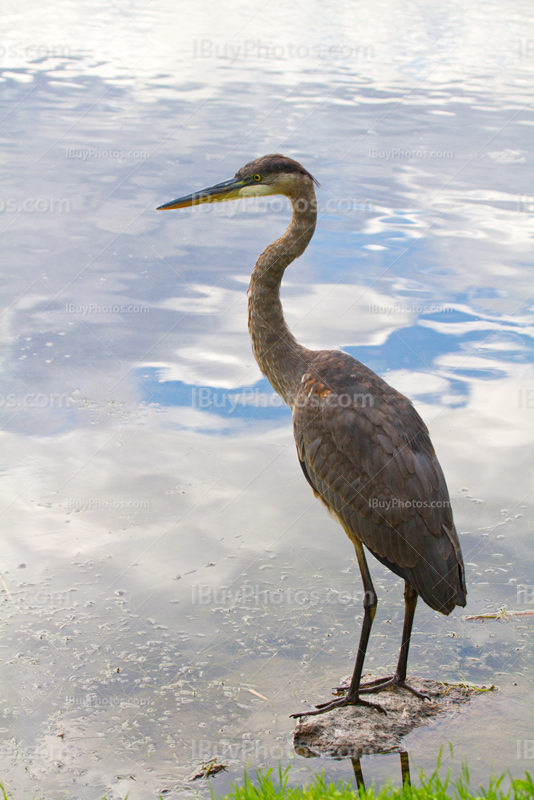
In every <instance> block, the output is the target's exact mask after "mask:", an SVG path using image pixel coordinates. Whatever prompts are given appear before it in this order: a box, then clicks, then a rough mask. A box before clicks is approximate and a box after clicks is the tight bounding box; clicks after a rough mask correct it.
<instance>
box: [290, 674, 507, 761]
mask: <svg viewBox="0 0 534 800" xmlns="http://www.w3.org/2000/svg"><path fill="white" fill-rule="evenodd" d="M375 677H377V676H367V675H366V676H365V682H367V681H368V680H374V679H375ZM407 682H408V683H409V684H410V685H411V686H413V688H414V689H417V691H419V692H422V693H423V694H426V695H428V697H429V698H430V700H421V699H419V698H418V697H415V695H413V694H412V693H411V692H408V691H406V689H400V688H398V687H391V688H388V689H384V691H382V692H378V693H375V694H371V695H368V694H366V695H364V699H366V700H370V701H372V702H373V703H376V704H380V705H381V706H383V708H384V709H385V710H386V712H387V714H381V713H380V712H379V711H376V710H375V709H373V708H369V707H366V706H347V707H346V708H338V709H335V710H334V711H329V712H327V713H326V714H322V715H320V716H317V717H303V718H302V719H300V720H299V721H298V723H297V726H296V728H295V733H294V737H293V744H294V746H295V750H296V752H297V753H298V754H299V755H302V756H308V757H310V756H330V757H331V758H347V757H351V758H359V757H360V756H361V755H371V754H375V753H397V752H400V751H401V750H404V747H403V745H402V738H403V737H404V736H406V735H407V734H408V733H410V732H411V731H413V730H415V728H418V727H419V726H420V725H425V724H427V722H428V721H429V720H430V719H432V718H433V717H437V716H440V715H444V714H453V713H455V712H456V711H457V710H458V708H459V707H460V706H462V705H463V704H464V703H467V702H469V701H470V700H471V699H472V698H473V697H477V696H479V695H481V694H483V693H485V692H487V691H492V690H494V689H495V686H493V685H491V686H474V685H473V684H469V683H457V684H451V683H443V682H442V681H432V680H427V679H426V678H415V677H410V678H408V679H407Z"/></svg>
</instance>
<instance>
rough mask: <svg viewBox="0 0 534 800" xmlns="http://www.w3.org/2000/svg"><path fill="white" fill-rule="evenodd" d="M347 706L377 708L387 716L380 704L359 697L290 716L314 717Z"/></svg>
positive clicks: (322, 705) (323, 704)
mask: <svg viewBox="0 0 534 800" xmlns="http://www.w3.org/2000/svg"><path fill="white" fill-rule="evenodd" d="M346 706H368V707H369V708H375V709H376V710H377V711H381V712H382V713H383V714H387V711H386V709H385V708H383V707H382V706H381V705H379V704H378V703H370V702H369V701H368V700H362V699H361V697H359V695H355V696H353V697H351V696H350V695H346V696H345V697H341V698H340V699H339V700H330V701H329V702H328V703H319V704H318V705H316V706H315V710H314V711H298V712H297V713H296V714H290V715H289V716H290V717H314V716H316V715H317V714H326V712H327V711H334V709H336V708H345V707H346Z"/></svg>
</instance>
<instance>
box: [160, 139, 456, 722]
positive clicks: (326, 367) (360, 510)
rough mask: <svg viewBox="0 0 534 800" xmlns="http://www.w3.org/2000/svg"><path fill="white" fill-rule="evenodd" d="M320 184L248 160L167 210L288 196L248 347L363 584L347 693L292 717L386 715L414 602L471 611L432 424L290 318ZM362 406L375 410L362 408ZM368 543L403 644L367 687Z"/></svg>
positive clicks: (279, 164) (263, 262) (255, 300)
mask: <svg viewBox="0 0 534 800" xmlns="http://www.w3.org/2000/svg"><path fill="white" fill-rule="evenodd" d="M314 184H315V185H318V184H317V181H316V180H315V179H314V178H313V176H312V175H310V173H309V172H308V171H307V170H306V169H305V168H304V167H303V166H302V165H301V164H299V163H298V162H297V161H294V160H293V159H292V158H287V157H285V156H282V155H279V154H275V155H268V156H264V157H263V158H259V159H257V160H256V161H251V162H250V163H249V164H246V165H245V166H244V167H242V169H240V170H239V171H238V172H236V174H235V176H234V177H233V178H231V179H230V180H228V181H225V182H224V183H219V184H217V185H216V186H211V187H209V188H208V189H203V190H202V191H200V192H195V193H194V194H190V195H187V196H186V197H181V198H179V199H177V200H173V201H172V202H171V203H166V204H165V205H163V206H160V209H171V208H186V207H188V206H194V205H198V204H200V203H218V202H222V201H226V200H235V199H237V198H241V197H257V196H265V195H275V194H281V195H285V196H286V197H288V198H289V200H290V201H291V204H292V206H293V216H292V217H291V223H290V225H289V227H288V229H287V230H286V232H285V233H284V235H283V236H281V237H280V239H277V240H276V241H275V242H273V244H270V245H269V246H268V247H267V248H266V249H265V250H264V251H263V253H262V254H261V256H260V257H259V258H258V260H257V262H256V266H255V267H254V270H253V272H252V278H251V281H250V287H249V292H248V300H249V314H248V320H249V331H250V337H251V340H252V349H253V351H254V355H255V357H256V361H257V362H258V365H259V367H260V369H261V371H262V373H263V374H264V375H265V376H266V377H267V378H268V380H269V382H270V384H271V386H272V387H273V389H274V390H275V391H276V392H278V394H280V395H281V396H282V397H283V399H284V400H285V402H286V403H287V404H288V405H289V406H290V407H291V409H292V412H293V425H294V433H295V441H296V444H297V451H298V457H299V460H300V465H301V467H302V471H303V472H304V475H305V477H306V480H307V481H308V483H309V484H310V486H311V487H312V489H313V492H314V494H315V495H316V497H318V498H319V499H320V500H322V502H323V503H324V504H325V505H326V507H327V508H328V510H329V511H330V512H331V513H332V514H333V515H334V516H335V517H336V519H337V520H338V521H339V522H340V524H341V525H342V527H343V529H344V530H345V533H346V534H347V536H348V537H349V539H350V540H351V541H352V543H353V544H354V547H355V549H356V556H357V558H358V564H359V567H360V572H361V576H362V581H363V587H364V601H363V607H364V617H363V623H362V630H361V634H360V642H359V646H358V654H357V657H356V663H355V666H354V672H353V675H352V680H351V683H350V686H349V687H348V691H347V692H346V694H345V695H344V696H343V697H340V698H338V699H335V700H332V701H330V702H327V703H321V704H319V705H317V706H316V707H315V709H314V710H312V711H306V712H298V713H296V714H293V715H292V716H294V717H302V716H310V715H314V714H323V713H324V712H325V711H330V710H332V709H334V708H340V707H342V706H349V705H368V706H373V707H375V708H377V709H380V710H383V709H382V707H381V706H380V705H377V704H376V703H369V702H368V701H366V700H363V699H362V697H361V695H362V694H367V693H370V692H378V691H381V690H383V689H386V688H387V687H389V686H401V687H404V688H405V689H408V690H410V691H411V692H413V693H414V694H415V695H417V696H419V697H421V698H423V697H424V695H421V694H420V693H419V692H417V691H416V690H415V689H413V688H412V687H411V686H410V685H409V684H407V683H406V667H407V662H408V650H409V647H410V635H411V631H412V624H413V618H414V613H415V607H416V605H417V597H418V596H420V597H422V598H423V600H424V601H425V603H427V604H428V605H429V606H430V607H431V608H433V609H435V610H436V611H441V613H442V614H450V612H451V611H452V610H453V608H454V607H455V606H465V598H466V589H465V576H464V566H463V561H462V554H461V551H460V543H459V541H458V536H457V533H456V530H455V528H454V523H453V519H452V511H451V505H450V500H449V493H448V491H447V485H446V483H445V478H444V476H443V472H442V470H441V467H440V465H439V462H438V460H437V458H436V454H435V452H434V448H433V447H432V443H431V441H430V437H429V434H428V430H427V428H426V425H425V423H424V422H423V420H422V419H421V417H420V416H419V414H418V413H417V411H416V410H415V409H414V407H413V406H412V404H411V402H410V401H409V400H408V399H407V398H406V397H404V396H403V395H402V394H400V393H399V392H397V391H396V390H395V389H393V388H392V387H391V386H389V385H388V384H387V383H386V382H385V381H384V380H382V378H379V377H378V375H375V373H374V372H372V371H371V370H370V369H368V368H367V367H366V366H364V365H363V364H360V362H359V361H356V360H355V359H354V358H352V357H351V356H349V355H348V354H347V353H344V352H342V351H339V350H318V351H317V350H308V349H307V348H306V347H303V346H302V345H301V344H299V343H298V342H297V341H296V340H295V338H294V337H293V335H292V334H291V332H290V330H289V328H288V327H287V325H286V322H285V320H284V315H283V312H282V305H281V302H280V284H281V281H282V277H283V275H284V271H285V269H286V267H288V266H289V264H291V262H292V261H293V260H294V259H295V258H298V256H300V255H302V253H303V252H304V250H305V249H306V247H307V245H308V243H309V241H310V239H311V238H312V236H313V232H314V230H315V224H316V221H317V201H316V197H315V186H314ZM362 398H367V402H365V403H362ZM364 546H365V547H366V548H367V549H368V550H369V551H370V552H371V553H372V554H373V555H374V556H375V558H377V559H378V561H380V562H381V563H382V564H384V565H385V566H387V567H389V569H390V570H392V572H394V573H395V574H396V575H398V576H399V577H401V578H403V579H404V581H405V591H404V599H405V614H404V626H403V633H402V643H401V649H400V655H399V660H398V664H397V669H396V671H395V674H394V675H392V676H390V677H387V678H381V679H378V680H375V681H372V682H371V683H367V684H361V675H362V669H363V663H364V659H365V653H366V650H367V644H368V641H369V634H370V632H371V626H372V623H373V619H374V616H375V612H376V606H377V596H376V592H375V590H374V587H373V583H372V580H371V575H370V572H369V568H368V566H367V560H366V557H365V550H364Z"/></svg>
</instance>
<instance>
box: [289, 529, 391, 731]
mask: <svg viewBox="0 0 534 800" xmlns="http://www.w3.org/2000/svg"><path fill="white" fill-rule="evenodd" d="M354 547H355V549H356V555H357V557H358V564H359V566H360V572H361V574H362V581H363V589H364V597H363V612H364V613H363V623H362V631H361V634H360V642H359V644H358V655H357V657H356V663H355V665H354V672H353V674H352V680H351V682H350V686H349V690H348V692H347V694H346V695H345V696H344V697H341V698H340V699H339V700H332V701H330V702H328V703H319V705H317V706H315V708H316V710H315V711H302V712H298V713H297V714H291V715H290V716H292V717H311V716H315V715H316V714H324V713H325V712H326V711H333V710H334V709H335V708H343V706H356V705H359V706H371V708H376V709H377V710H379V711H383V712H384V713H386V711H385V709H384V708H382V706H380V705H378V704H377V703H369V702H368V701H366V700H362V699H361V698H360V680H361V677H362V670H363V662H364V660H365V653H366V650H367V644H368V642H369V634H370V633H371V627H372V625H373V620H374V618H375V614H376V606H377V597H376V592H375V588H374V586H373V582H372V580H371V573H370V572H369V567H368V566H367V559H366V558H365V553H364V550H363V545H362V544H361V542H358V544H355V545H354Z"/></svg>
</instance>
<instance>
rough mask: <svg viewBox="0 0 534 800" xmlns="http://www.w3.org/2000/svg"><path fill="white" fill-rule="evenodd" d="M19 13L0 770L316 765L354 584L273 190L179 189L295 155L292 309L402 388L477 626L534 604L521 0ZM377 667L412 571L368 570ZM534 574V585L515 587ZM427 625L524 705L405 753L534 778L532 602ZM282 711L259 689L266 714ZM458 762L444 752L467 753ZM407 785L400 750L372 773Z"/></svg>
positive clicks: (17, 784)
mask: <svg viewBox="0 0 534 800" xmlns="http://www.w3.org/2000/svg"><path fill="white" fill-rule="evenodd" d="M25 10H26V13H25V15H24V16H22V15H20V14H18V13H17V9H15V7H13V9H12V15H11V16H10V17H9V18H8V19H7V22H6V24H5V26H4V27H5V31H6V33H5V40H4V44H3V46H2V48H1V52H0V56H1V61H0V64H1V66H2V76H3V84H2V90H3V91H2V98H3V107H4V112H3V113H4V117H3V123H2V125H3V134H2V135H3V141H4V152H5V154H6V156H7V158H6V159H5V166H4V190H3V194H2V200H1V209H2V211H1V213H0V222H1V224H2V229H3V233H4V235H3V242H4V248H3V252H4V262H3V263H4V270H3V272H4V274H3V281H2V297H3V300H2V305H3V308H2V315H1V322H2V325H1V340H2V354H3V357H2V388H1V393H0V406H1V407H0V415H1V418H2V419H1V426H2V432H1V437H2V445H3V447H2V454H3V456H2V464H1V468H2V475H1V477H0V492H1V495H2V510H3V514H2V522H3V556H2V567H1V572H2V578H3V582H4V583H3V592H2V600H3V613H2V616H1V619H2V639H1V658H2V673H1V674H2V692H1V696H0V701H1V703H2V720H0V728H1V730H0V735H1V736H2V739H1V742H0V776H1V778H2V780H3V781H4V783H5V785H6V786H7V788H8V789H9V790H10V791H12V792H13V794H14V795H15V796H17V797H20V798H26V797H27V798H32V797H36V798H37V797H46V798H50V797H60V796H62V797H65V796H68V797H77V798H78V797H79V798H93V797H95V796H100V795H101V794H104V793H105V794H106V796H107V797H113V798H123V797H125V796H126V794H127V793H129V795H128V796H129V797H130V798H132V799H133V800H137V799H138V798H143V800H144V798H148V797H154V796H157V793H158V792H165V795H172V794H173V793H174V795H175V796H177V795H178V794H179V795H180V796H187V794H190V795H191V796H193V795H194V794H198V795H200V796H204V795H205V793H206V791H207V790H206V788H205V787H204V788H203V787H202V783H201V782H198V781H197V782H195V783H193V784H188V786H189V788H187V789H186V788H184V786H185V784H184V781H185V780H186V779H187V777H188V776H190V775H191V774H192V773H193V772H194V771H195V769H196V768H197V767H198V765H199V763H200V762H202V761H203V760H206V759H209V758H212V757H215V756H217V757H220V758H221V759H222V760H223V761H224V762H225V763H226V764H227V765H228V772H227V773H220V774H219V775H218V776H217V777H216V778H214V779H213V787H214V790H215V791H216V792H223V791H224V790H225V789H226V788H227V786H228V784H229V782H230V781H231V780H232V779H235V778H236V777H238V776H240V775H241V774H242V770H243V767H244V766H245V765H246V764H247V763H248V764H250V765H251V767H252V768H254V767H256V766H257V765H260V764H266V765H269V766H270V765H274V766H276V765H277V764H278V763H279V762H282V764H284V765H287V764H288V763H292V764H293V766H292V776H293V778H292V779H293V780H294V781H295V782H300V781H302V780H304V779H307V778H309V777H310V776H311V775H312V774H313V773H314V772H315V771H320V770H322V769H325V770H326V773H327V775H328V776H329V777H332V778H338V777H340V776H342V777H349V776H350V775H351V772H352V767H351V765H350V762H346V761H337V762H324V763H323V762H321V761H317V760H313V759H312V760H306V759H303V758H301V757H299V756H296V755H295V753H294V751H293V749H292V745H291V737H292V731H293V724H292V721H290V720H289V719H288V713H289V712H291V711H296V710H298V709H299V708H303V707H305V706H304V701H308V702H315V701H318V700H321V699H325V698H326V697H328V692H329V687H331V686H333V685H335V684H336V683H337V682H338V681H339V679H340V678H341V677H342V676H343V675H346V674H348V673H349V672H350V670H351V666H352V660H353V658H354V655H355V650H356V647H357V638H358V631H359V623H360V620H361V582H360V579H359V576H358V570H357V566H356V564H355V559H354V555H353V552H352V550H351V547H350V544H349V542H348V541H346V538H345V537H344V534H343V533H342V531H341V529H340V528H339V526H338V525H336V524H335V523H334V521H333V520H331V519H330V518H329V517H328V516H327V514H326V513H325V512H324V510H323V509H321V508H320V507H319V506H318V505H317V503H316V502H315V501H314V500H313V497H312V495H311V493H310V492H309V490H308V489H309V487H308V486H307V485H306V482H305V481H304V480H303V477H302V475H301V474H300V470H299V468H298V463H297V460H296V457H295V452H294V445H293V441H292V432H291V422H290V415H289V412H288V410H287V409H286V408H285V407H284V406H281V405H280V403H279V402H278V400H277V398H276V397H275V396H273V393H272V390H271V389H270V387H269V385H268V384H267V383H266V381H265V380H264V379H262V376H261V375H260V373H259V370H258V368H257V366H256V364H255V362H254V360H253V357H252V354H251V351H250V345H249V340H248V334H247V329H246V297H245V295H246V286H247V283H248V278H249V275H250V270H251V268H252V266H253V264H254V262H255V260H256V258H257V256H258V254H259V253H260V251H261V250H262V248H263V247H264V246H265V245H266V244H267V243H268V242H270V241H272V240H273V239H275V238H276V237H277V236H278V235H280V233H281V232H282V231H283V229H284V227H285V225H286V224H287V221H288V218H289V217H288V209H287V203H285V202H284V201H282V200H280V199H278V198H275V199H273V200H269V201H264V202H255V201H247V203H244V202H243V203H235V204H228V205H224V206H218V207H202V208H198V209H194V210H191V211H182V212H166V213H161V212H159V213H158V212H156V211H155V208H156V206H157V205H160V204H161V203H163V202H166V201H169V200H171V199H172V198H174V197H176V196H179V195H181V194H185V193H186V192H188V191H191V190H194V189H199V188H202V187H204V186H208V185H210V184H212V183H216V182H219V181H221V180H224V179H226V178H228V177H231V176H232V175H233V174H234V173H235V171H236V170H237V169H238V168H239V167H241V166H242V165H243V164H244V163H246V162H247V161H249V160H250V159H252V158H254V157H257V156H260V155H263V154H265V153H269V152H277V151H281V152H284V153H286V154H288V155H291V156H293V157H295V158H297V159H299V160H301V161H302V162H303V163H304V164H305V166H306V167H307V168H309V169H310V171H311V172H312V173H313V174H314V175H316V177H317V178H318V180H319V181H320V183H321V185H322V187H321V189H320V190H319V193H318V198H319V206H320V215H319V222H318V228H317V232H316V235H315V237H314V239H313V241H312V244H311V245H310V247H309V248H308V250H307V252H306V253H305V255H304V256H303V257H302V258H301V259H300V260H299V261H298V262H297V263H296V264H294V265H292V267H291V269H290V270H289V271H288V274H287V277H286V280H285V283H284V288H283V301H284V307H285V309H286V314H287V318H288V322H289V324H290V325H291V328H292V329H293V331H294V332H295V334H296V336H297V337H298V338H299V340H300V341H302V342H303V343H304V344H306V345H307V346H310V347H335V346H338V347H342V348H344V349H346V350H347V352H349V353H351V354H353V355H355V356H356V357H357V358H359V359H360V360H362V361H364V363H366V364H368V365H369V366H370V367H372V368H373V369H374V370H376V371H377V372H378V373H379V374H380V375H382V376H384V377H385V378H386V379H387V380H388V381H389V382H391V383H392V384H393V385H394V386H395V387H396V388H398V389H399V390H400V391H402V392H404V393H405V394H407V395H408V396H409V397H410V398H412V400H413V401H414V403H415V404H416V406H417V408H418V410H419V411H420V413H421V414H422V416H423V418H424V419H425V421H426V422H427V424H428V426H429V428H430V432H431V435H432V439H433V442H434V444H435V446H436V449H437V452H438V455H439V457H440V460H441V463H442V465H443V468H444V471H445V474H446V476H447V480H448V484H449V488H450V492H451V496H452V499H453V503H454V511H455V518H456V522H457V527H458V530H459V531H460V533H461V542H462V547H463V551H464V556H465V560H466V562H467V574H468V587H469V597H468V606H467V609H466V612H467V613H479V612H483V611H484V610H495V609H497V608H499V607H501V606H503V605H507V606H508V607H509V608H512V609H518V608H519V609H520V610H525V609H528V608H531V607H532V605H533V603H534V590H533V589H532V586H534V558H533V551H532V547H531V538H532V527H533V517H534V514H533V507H532V494H531V492H532V463H531V462H532V458H531V453H532V438H533V431H534V427H533V424H532V423H533V419H534V417H533V415H534V381H533V370H532V333H533V329H534V328H533V323H534V313H533V300H532V295H533V291H532V257H531V249H530V242H531V232H532V227H533V216H532V211H533V208H534V197H533V195H532V181H531V173H530V165H531V162H532V135H531V131H532V125H533V124H534V116H533V113H532V71H533V66H534V46H533V42H534V33H533V30H532V19H531V14H530V13H529V11H530V8H529V6H528V4H527V3H525V2H521V1H520V0H517V2H512V3H508V4H506V6H503V5H502V4H497V3H495V2H493V3H490V4H489V5H488V4H487V3H486V4H483V5H482V4H469V3H466V2H453V3H446V4H445V3H440V2H434V3H431V4H430V5H429V4H427V5H426V6H425V7H424V8H422V7H419V6H414V5H409V4H406V3H393V2H391V0H379V2H376V3H374V4H373V5H372V7H368V6H364V5H359V4H353V3H345V2H338V3H330V4H329V5H328V6H325V5H324V4H320V5H319V4H308V5H307V6H297V5H295V6H288V5H287V4H285V3H284V4H282V3H279V2H276V1H275V2H272V3H270V4H269V5H267V6H265V5H264V4H262V3H260V2H256V0H252V2H249V3H246V4H245V3H242V4H238V3H235V4H231V5H230V4H222V5H221V4H217V3H214V2H208V3H205V4H204V5H203V6H201V7H196V8H193V7H192V6H191V4H186V3H185V2H183V1H182V2H180V1H179V2H175V3H173V4H172V5H169V4H168V3H163V2H161V0H154V2H152V3H150V4H148V5H146V4H142V3H135V2H131V3H122V4H120V5H119V6H116V5H110V4H104V3H97V2H95V3H92V4H91V5H90V6H88V7H82V6H73V5H72V4H71V5H69V4H64V3H61V2H59V1H58V2H55V3H52V5H50V4H49V5H48V6H47V7H46V8H45V7H43V6H41V5H39V4H37V3H35V2H30V3H26V5H25ZM372 569H373V576H374V578H375V581H376V587H377V591H378V594H379V610H378V614H377V618H376V622H375V627H374V629H373V630H374V633H373V637H372V640H371V647H370V650H369V659H368V661H367V666H368V668H369V669H373V670H375V669H378V670H380V669H385V668H387V667H388V666H390V665H391V664H393V663H394V662H395V659H396V654H397V650H398V646H399V638H400V626H401V617H402V586H401V585H400V581H399V580H398V579H396V578H395V577H394V576H393V575H392V574H391V573H389V572H387V571H386V570H385V569H383V568H382V567H381V566H380V565H378V564H376V563H374V564H373V565H372ZM521 587H524V588H521ZM463 613H464V612H463V611H462V610H460V609H457V611H456V612H455V613H454V614H453V615H451V617H449V618H444V617H441V616H439V617H438V615H437V614H434V613H433V612H432V611H430V609H428V608H427V607H423V606H421V607H420V608H419V609H418V612H417V616H416V627H415V633H414V639H413V647H412V652H411V658H410V670H411V671H412V672H413V673H417V674H421V675H427V676H431V677H443V679H445V680H468V681H473V682H477V683H491V682H495V683H497V684H498V685H499V687H500V691H499V692H498V693H493V694H491V695H487V696H485V697H483V698H481V699H480V700H479V701H478V702H477V703H476V704H473V705H472V706H471V707H470V708H467V709H465V710H463V711H462V712H461V713H460V714H458V715H457V716H455V717H452V718H449V719H447V720H444V721H442V722H438V723H433V724H432V725H431V726H429V727H426V728H421V729H420V730H418V731H416V732H415V733H414V734H412V735H411V736H410V737H409V739H408V742H407V745H408V746H409V750H410V755H411V758H412V765H415V766H416V767H418V768H419V767H424V768H426V769H430V768H432V767H433V766H434V764H435V762H436V758H437V754H438V752H439V749H440V747H441V746H444V747H445V748H446V752H447V753H448V743H449V742H451V743H452V744H453V746H454V748H455V755H454V760H453V762H452V763H453V771H457V769H458V768H459V766H460V763H461V760H462V759H463V758H464V757H467V758H468V759H469V763H470V766H471V769H472V773H473V777H474V779H475V781H479V780H481V781H482V780H485V779H486V777H487V774H488V771H489V769H490V767H492V768H493V769H494V770H495V771H499V770H503V769H505V768H508V767H509V768H510V769H511V772H512V773H513V774H514V775H520V774H522V773H523V771H524V770H525V769H531V768H532V753H533V752H534V751H533V748H532V747H531V745H532V731H531V725H530V719H531V716H532V712H533V705H534V701H533V688H532V687H533V685H534V670H533V667H532V664H533V659H532V635H531V634H532V623H531V620H530V618H528V617H527V618H523V619H520V618H519V619H515V620H508V621H492V622H487V623H485V624H477V623H472V622H471V623H470V622H465V621H463V619H462V615H463ZM263 698H267V700H265V699H263ZM447 757H448V756H447ZM362 763H363V769H364V774H365V776H366V779H367V780H368V781H370V780H371V779H372V778H375V779H376V780H377V781H381V780H384V779H386V778H391V779H394V780H397V781H398V780H399V777H400V770H399V765H398V757H397V756H381V757H375V758H372V759H371V758H366V759H363V761H362Z"/></svg>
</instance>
